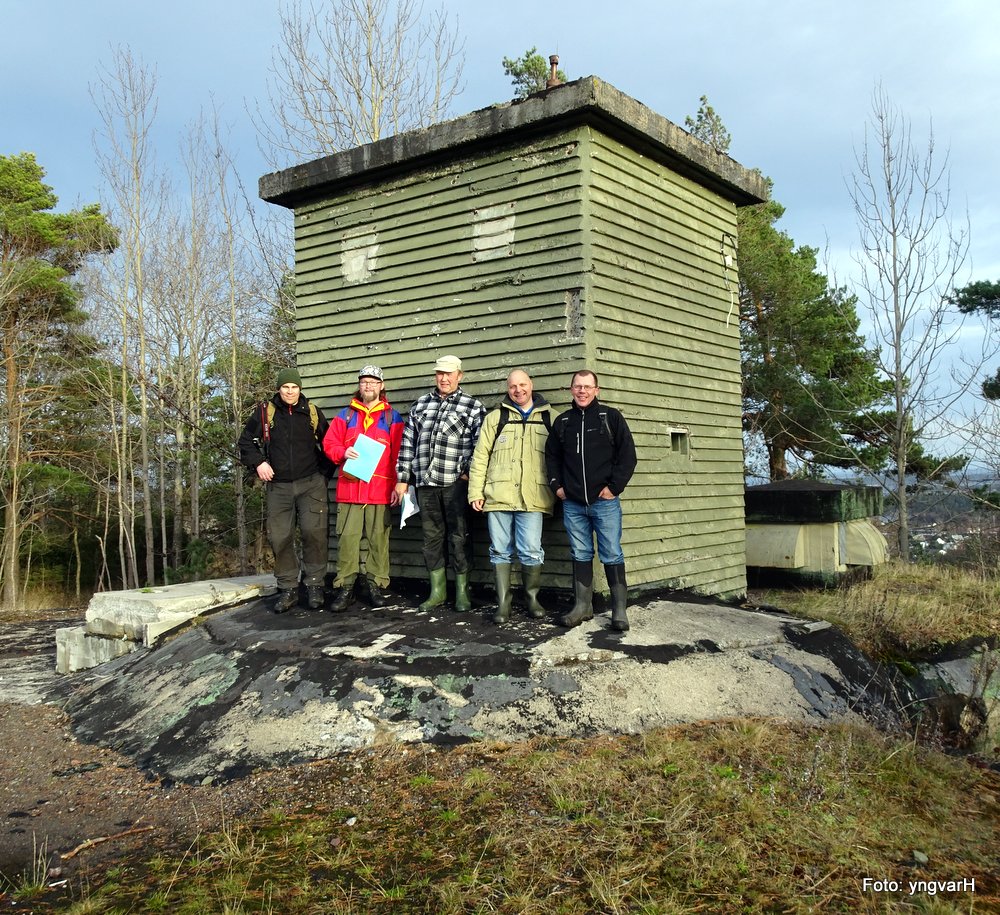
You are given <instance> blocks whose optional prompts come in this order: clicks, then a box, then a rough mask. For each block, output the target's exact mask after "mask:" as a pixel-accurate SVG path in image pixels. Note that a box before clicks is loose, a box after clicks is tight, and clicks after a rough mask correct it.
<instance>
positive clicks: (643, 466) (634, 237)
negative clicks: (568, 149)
mask: <svg viewBox="0 0 1000 915" xmlns="http://www.w3.org/2000/svg"><path fill="white" fill-rule="evenodd" d="M587 148H588V150H589V153H590V155H589V158H588V178H587V185H588V187H589V188H590V193H589V194H588V195H587V205H586V207H585V211H586V216H585V220H586V224H587V226H588V230H587V237H588V245H587V252H588V257H589V260H590V263H591V265H592V267H593V269H592V271H591V273H590V277H591V279H590V293H589V298H590V300H591V303H592V312H593V322H592V325H588V328H587V332H588V337H591V338H592V341H593V342H592V352H593V356H592V362H593V364H594V367H595V368H596V369H597V370H598V371H599V372H600V376H601V382H602V393H603V394H604V397H605V399H606V400H607V401H608V402H609V403H612V404H614V405H615V406H617V407H618V408H619V409H621V410H622V411H623V412H624V413H625V414H626V415H627V416H628V417H629V422H630V426H631V428H632V430H633V434H634V435H635V438H636V443H637V446H638V452H639V456H640V461H639V466H638V468H637V470H636V475H635V477H634V478H633V481H632V485H631V486H630V487H629V489H628V490H627V491H626V495H627V497H628V498H627V500H626V502H625V510H626V512H627V517H626V524H625V536H624V540H625V551H626V555H627V557H628V566H629V576H630V582H635V583H637V584H638V583H650V584H651V583H667V584H669V585H671V586H673V587H679V588H686V589H693V590H696V591H702V592H707V593H715V594H740V593H743V592H744V591H745V590H746V569H745V565H744V528H743V442H742V432H741V427H740V415H741V394H740V355H739V315H738V310H737V302H736V295H737V285H736V279H737V278H736V268H735V254H736V248H735V237H736V208H735V206H734V205H733V204H732V203H730V202H727V201H725V200H723V199H722V198H721V197H719V196H718V195H717V194H714V193H712V192H710V191H708V190H706V189H705V188H703V187H701V186H700V185H697V184H695V183H693V182H692V181H690V180H688V179H687V178H684V177H681V176H680V175H678V174H676V173H675V172H672V171H671V170H669V169H668V168H667V167H666V166H664V165H662V164H660V163H658V162H656V161H654V160H652V159H650V158H649V157H647V156H644V155H641V154H640V153H638V152H636V151H635V150H634V149H632V148H630V147H628V146H626V145H624V144H622V143H620V142H618V141H616V140H613V139H611V138H609V137H608V136H606V135H604V134H602V133H600V132H597V131H594V132H592V133H591V135H590V138H589V141H588V143H587Z"/></svg>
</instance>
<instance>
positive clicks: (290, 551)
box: [267, 473, 330, 590]
mask: <svg viewBox="0 0 1000 915" xmlns="http://www.w3.org/2000/svg"><path fill="white" fill-rule="evenodd" d="M326 489H327V486H326V478H325V477H324V476H323V475H322V474H320V473H315V474H313V475H312V476H311V477H304V478H303V479H301V480H295V481H294V482H292V483H274V482H271V483H268V484H267V533H268V536H269V539H270V541H271V549H272V550H274V577H275V578H276V579H277V581H278V587H279V588H281V589H283V590H287V589H289V588H296V587H298V584H299V574H300V571H299V557H298V555H297V554H296V552H295V528H296V527H298V529H299V536H300V538H301V540H302V564H301V575H302V578H303V580H304V581H305V583H306V584H307V585H322V584H323V577H324V576H325V575H326V558H327V551H328V549H329V546H330V530H329V528H330V517H329V504H328V501H327V493H326Z"/></svg>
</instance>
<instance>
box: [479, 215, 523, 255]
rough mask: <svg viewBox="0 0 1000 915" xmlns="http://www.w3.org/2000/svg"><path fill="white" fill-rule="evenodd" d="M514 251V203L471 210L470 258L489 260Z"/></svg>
mask: <svg viewBox="0 0 1000 915" xmlns="http://www.w3.org/2000/svg"><path fill="white" fill-rule="evenodd" d="M513 253H514V204H513V203H502V204H500V205H499V206H495V207H482V208H480V209H476V210H473V211H472V260H473V261H489V260H495V259H496V258H498V257H510V256H511V255H512V254H513Z"/></svg>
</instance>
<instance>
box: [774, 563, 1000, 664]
mask: <svg viewBox="0 0 1000 915" xmlns="http://www.w3.org/2000/svg"><path fill="white" fill-rule="evenodd" d="M754 598H755V600H757V601H758V602H760V603H768V604H774V605H776V606H779V607H783V608H786V609H788V610H790V611H792V612H795V613H801V614H802V615H804V616H809V617H812V618H818V619H826V620H829V621H830V622H832V623H835V624H836V625H838V626H840V627H841V628H843V629H844V630H845V631H846V632H847V633H848V635H850V636H851V638H852V639H853V640H854V641H855V642H856V643H857V644H858V645H859V646H860V647H861V648H863V649H864V650H865V651H867V652H868V653H869V654H872V655H874V656H876V657H908V656H914V655H922V654H925V653H927V652H929V651H932V650H933V649H934V648H935V647H936V646H939V645H943V644H949V643H952V642H958V641H962V640H965V639H969V638H993V639H997V638H1000V613H997V607H998V606H1000V570H997V569H995V568H975V569H973V568H968V567H966V568H961V567H958V566H950V565H943V564H937V565H924V564H915V563H911V564H904V563H899V562H891V563H887V564H886V565H884V566H878V567H876V569H875V571H874V574H873V575H872V577H871V578H870V579H868V580H865V581H859V582H855V583H853V584H849V585H845V586H843V587H840V588H830V589H825V590H824V589H800V590H792V589H789V590H781V591H764V592H759V593H757V594H756V595H754Z"/></svg>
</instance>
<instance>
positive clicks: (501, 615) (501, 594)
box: [493, 562, 513, 623]
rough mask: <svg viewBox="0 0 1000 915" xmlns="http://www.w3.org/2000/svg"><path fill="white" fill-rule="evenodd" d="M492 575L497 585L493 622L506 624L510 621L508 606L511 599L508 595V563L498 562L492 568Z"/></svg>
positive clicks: (510, 595) (509, 594)
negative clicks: (495, 609) (495, 610)
mask: <svg viewBox="0 0 1000 915" xmlns="http://www.w3.org/2000/svg"><path fill="white" fill-rule="evenodd" d="M493 574H494V575H495V576H496V583H497V612H496V613H494V614H493V622H494V623H506V622H507V620H509V619H510V604H511V598H512V597H513V595H512V594H511V593H510V563H509V562H498V563H497V564H496V565H494V566H493Z"/></svg>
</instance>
